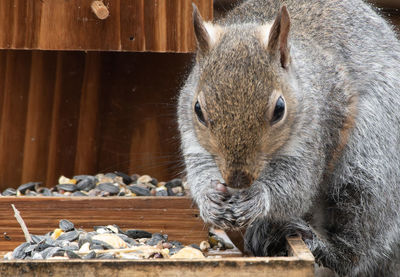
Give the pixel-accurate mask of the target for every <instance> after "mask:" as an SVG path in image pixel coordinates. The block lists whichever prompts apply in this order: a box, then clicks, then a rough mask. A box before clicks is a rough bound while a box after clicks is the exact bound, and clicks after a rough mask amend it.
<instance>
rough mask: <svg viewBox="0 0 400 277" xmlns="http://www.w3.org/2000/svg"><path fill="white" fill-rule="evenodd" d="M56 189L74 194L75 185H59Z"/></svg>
mask: <svg viewBox="0 0 400 277" xmlns="http://www.w3.org/2000/svg"><path fill="white" fill-rule="evenodd" d="M56 188H57V189H58V190H59V191H60V190H64V191H69V192H74V191H76V190H77V187H76V185H74V184H59V185H57V186H56Z"/></svg>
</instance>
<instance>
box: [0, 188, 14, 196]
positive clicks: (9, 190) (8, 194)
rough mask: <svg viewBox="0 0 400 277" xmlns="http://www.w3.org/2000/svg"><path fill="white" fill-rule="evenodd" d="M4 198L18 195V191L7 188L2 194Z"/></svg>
mask: <svg viewBox="0 0 400 277" xmlns="http://www.w3.org/2000/svg"><path fill="white" fill-rule="evenodd" d="M1 195H3V196H14V195H17V191H16V190H15V189H13V188H7V189H5V190H4V191H3V193H2V194H1Z"/></svg>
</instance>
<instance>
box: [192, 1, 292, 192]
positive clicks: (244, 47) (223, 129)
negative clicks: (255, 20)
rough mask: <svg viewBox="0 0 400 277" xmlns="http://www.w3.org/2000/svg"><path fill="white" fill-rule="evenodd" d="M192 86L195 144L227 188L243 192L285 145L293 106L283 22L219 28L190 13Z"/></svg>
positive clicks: (284, 15)
mask: <svg viewBox="0 0 400 277" xmlns="http://www.w3.org/2000/svg"><path fill="white" fill-rule="evenodd" d="M193 19H194V30H195V34H196V39H197V45H198V52H197V63H198V69H199V72H198V73H199V81H198V85H197V88H196V92H195V94H194V98H193V102H192V112H193V116H192V120H193V124H194V126H195V132H196V136H197V138H198V140H199V142H200V144H201V145H202V146H203V147H204V148H205V149H206V150H207V151H208V152H209V153H210V154H211V155H212V156H213V157H214V159H215V162H216V164H217V166H218V168H219V170H220V172H221V174H222V176H223V178H224V180H225V182H226V184H227V185H228V186H230V187H232V188H246V187H249V186H250V185H251V184H252V183H253V182H254V181H255V180H256V179H257V178H258V176H259V174H260V172H261V171H262V170H263V168H265V166H267V164H268V161H269V160H270V158H271V157H273V156H274V155H275V154H276V153H277V151H278V150H279V149H280V148H281V147H282V146H283V145H284V144H285V142H287V140H288V139H289V136H290V132H291V126H292V124H293V121H294V114H295V109H296V101H295V98H294V97H293V92H292V88H291V86H290V84H289V83H290V82H289V81H288V78H289V75H290V67H291V64H290V53H289V44H288V36H289V29H290V18H289V14H288V12H287V9H286V7H283V8H282V9H281V10H280V12H279V13H278V16H277V18H276V19H275V21H274V22H271V24H265V25H256V24H244V25H231V26H219V25H216V24H211V23H205V22H203V20H202V18H201V16H200V14H199V12H198V10H197V8H196V7H195V6H194V11H193Z"/></svg>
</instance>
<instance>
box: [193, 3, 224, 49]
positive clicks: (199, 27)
mask: <svg viewBox="0 0 400 277" xmlns="http://www.w3.org/2000/svg"><path fill="white" fill-rule="evenodd" d="M192 6H193V25H194V33H195V35H196V40H197V46H198V48H199V50H200V51H201V52H203V53H206V52H208V51H209V50H210V49H211V48H212V46H213V45H214V44H215V42H216V41H217V36H218V33H219V32H217V29H219V28H217V27H216V26H213V25H212V24H210V23H204V21H203V18H202V17H201V15H200V12H199V10H198V9H197V7H196V5H195V4H194V3H192Z"/></svg>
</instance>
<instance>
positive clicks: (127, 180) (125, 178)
mask: <svg viewBox="0 0 400 277" xmlns="http://www.w3.org/2000/svg"><path fill="white" fill-rule="evenodd" d="M114 173H115V174H116V175H118V176H119V177H122V180H123V181H124V184H125V185H129V184H130V183H132V178H131V177H130V176H129V175H127V174H125V173H123V172H119V171H115V172H114Z"/></svg>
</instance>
